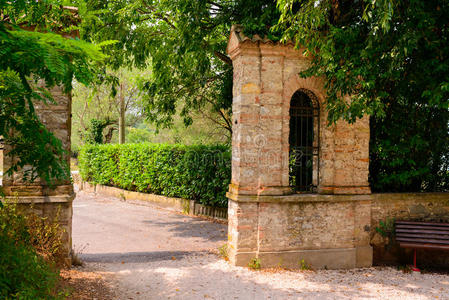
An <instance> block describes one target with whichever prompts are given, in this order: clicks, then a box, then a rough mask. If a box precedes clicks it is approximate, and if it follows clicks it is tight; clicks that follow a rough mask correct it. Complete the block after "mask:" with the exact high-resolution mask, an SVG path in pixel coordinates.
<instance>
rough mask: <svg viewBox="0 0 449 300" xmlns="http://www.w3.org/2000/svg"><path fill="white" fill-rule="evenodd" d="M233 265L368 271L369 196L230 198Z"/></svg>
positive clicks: (370, 258) (370, 257)
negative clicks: (252, 262) (255, 263)
mask: <svg viewBox="0 0 449 300" xmlns="http://www.w3.org/2000/svg"><path fill="white" fill-rule="evenodd" d="M228 197H229V198H230V201H229V210H228V215H229V230H230V232H229V233H228V234H229V250H230V259H231V262H232V263H233V264H235V265H239V266H247V265H248V262H249V261H250V260H251V259H252V258H256V257H257V258H258V259H259V260H260V263H261V265H262V267H277V266H281V267H286V268H301V267H302V262H305V263H306V264H307V265H309V266H310V267H312V268H316V269H320V268H329V269H339V268H345V269H348V268H355V267H367V266H371V263H372V249H371V247H370V245H369V237H370V222H371V219H370V211H371V202H370V196H369V195H338V196H337V195H310V194H309V195H305V194H304V195H301V194H295V195H288V196H259V197H257V196H237V197H233V195H230V194H228Z"/></svg>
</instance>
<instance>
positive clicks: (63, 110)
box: [2, 87, 75, 263]
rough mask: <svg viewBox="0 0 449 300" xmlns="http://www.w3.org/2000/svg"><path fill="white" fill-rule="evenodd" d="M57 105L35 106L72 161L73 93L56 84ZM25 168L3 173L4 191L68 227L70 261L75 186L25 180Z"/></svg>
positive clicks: (7, 161) (8, 162)
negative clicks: (64, 90)
mask: <svg viewBox="0 0 449 300" xmlns="http://www.w3.org/2000/svg"><path fill="white" fill-rule="evenodd" d="M51 93H52V95H53V98H54V100H55V102H56V103H55V104H48V105H46V104H43V103H41V102H39V103H37V104H36V105H35V110H36V113H37V115H38V116H39V118H40V120H41V122H42V123H43V124H44V125H45V126H46V127H47V128H48V129H49V130H50V131H51V132H52V133H53V134H54V135H55V136H56V137H57V138H59V139H60V140H61V141H62V144H63V148H64V149H65V150H66V151H67V154H66V155H65V158H64V159H65V161H66V162H67V163H68V164H70V134H71V96H70V95H68V94H65V93H64V92H63V90H62V88H61V87H55V88H53V89H52V91H51ZM10 148H11V146H10V145H5V155H4V156H3V169H4V171H6V170H8V169H9V167H10V166H11V164H12V162H13V160H14V159H19V158H17V157H11V156H9V155H6V153H7V152H8V149H10ZM26 169H27V168H26V167H25V168H24V169H23V170H19V171H17V172H14V173H13V174H12V176H6V175H3V184H2V185H3V190H4V192H5V196H6V198H12V199H16V200H17V201H18V202H19V205H20V206H22V207H23V208H24V209H27V208H28V207H30V206H32V207H33V211H34V212H36V213H38V214H39V215H41V216H44V217H48V220H55V217H56V216H58V219H57V221H58V222H59V224H60V226H61V227H62V229H63V230H64V233H63V236H62V239H63V245H64V253H65V254H64V255H65V256H66V262H67V263H68V262H69V261H70V253H71V249H72V200H73V199H74V197H75V193H74V191H73V185H72V183H71V181H70V180H67V181H59V182H57V183H56V186H55V187H54V188H50V187H49V186H48V185H47V184H46V183H45V182H44V181H43V180H40V179H39V178H38V179H36V181H34V182H32V183H30V182H24V181H23V180H22V175H23V171H24V170H26Z"/></svg>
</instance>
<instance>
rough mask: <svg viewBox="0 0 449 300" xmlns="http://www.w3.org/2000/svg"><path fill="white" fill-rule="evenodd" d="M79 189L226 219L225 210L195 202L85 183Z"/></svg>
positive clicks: (128, 200) (186, 212)
mask: <svg viewBox="0 0 449 300" xmlns="http://www.w3.org/2000/svg"><path fill="white" fill-rule="evenodd" d="M79 189H80V190H84V191H87V192H93V193H97V194H103V195H107V196H113V197H117V198H119V199H121V200H124V201H127V202H131V203H132V202H133V201H135V202H149V203H151V204H154V205H156V206H159V207H163V208H169V209H171V210H174V211H177V212H181V213H184V214H188V215H194V216H207V217H210V218H213V219H217V220H227V218H228V210H227V208H217V207H212V206H206V205H202V204H200V203H198V202H196V201H195V200H188V199H183V198H176V197H166V196H161V195H155V194H147V193H140V192H133V191H128V190H124V189H120V188H117V187H112V186H106V185H101V184H92V183H89V182H86V181H80V182H79Z"/></svg>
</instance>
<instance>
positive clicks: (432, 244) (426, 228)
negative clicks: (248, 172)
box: [395, 221, 449, 272]
mask: <svg viewBox="0 0 449 300" xmlns="http://www.w3.org/2000/svg"><path fill="white" fill-rule="evenodd" d="M395 236H396V241H397V242H399V246H400V247H402V248H412V249H414V254H413V268H412V270H413V271H418V272H419V269H418V268H417V267H416V249H438V250H449V223H433V222H412V221H396V222H395Z"/></svg>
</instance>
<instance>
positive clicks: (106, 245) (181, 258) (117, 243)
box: [73, 192, 449, 300]
mask: <svg viewBox="0 0 449 300" xmlns="http://www.w3.org/2000/svg"><path fill="white" fill-rule="evenodd" d="M73 206H74V216H73V243H74V245H76V246H75V248H78V249H81V248H83V251H82V252H83V253H82V254H81V255H80V256H81V258H82V259H83V260H84V261H86V266H85V267H84V268H85V269H86V270H89V271H97V272H99V273H101V274H102V275H103V278H105V279H106V280H107V281H109V284H110V286H111V287H112V288H113V289H114V292H115V295H116V296H115V298H114V299H282V300H283V299H449V276H448V275H440V274H410V273H409V274H406V273H403V272H401V271H397V270H395V269H393V268H368V269H355V270H349V271H325V270H320V271H285V270H265V271H253V270H249V269H247V268H239V267H232V266H230V265H229V264H228V263H227V262H226V261H224V260H222V259H219V258H218V257H217V256H216V255H215V254H212V253H211V250H216V249H217V247H219V246H221V245H223V244H224V243H225V240H226V226H225V225H222V224H216V223H212V222H208V221H204V220H201V219H199V218H191V217H187V216H183V215H179V214H175V213H173V212H168V211H166V210H162V209H158V208H155V207H147V206H139V205H133V204H128V203H125V202H122V201H120V200H118V199H115V198H110V197H104V196H99V195H98V196H95V195H94V194H88V193H84V192H80V193H78V196H77V198H76V199H75V201H74V205H73Z"/></svg>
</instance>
